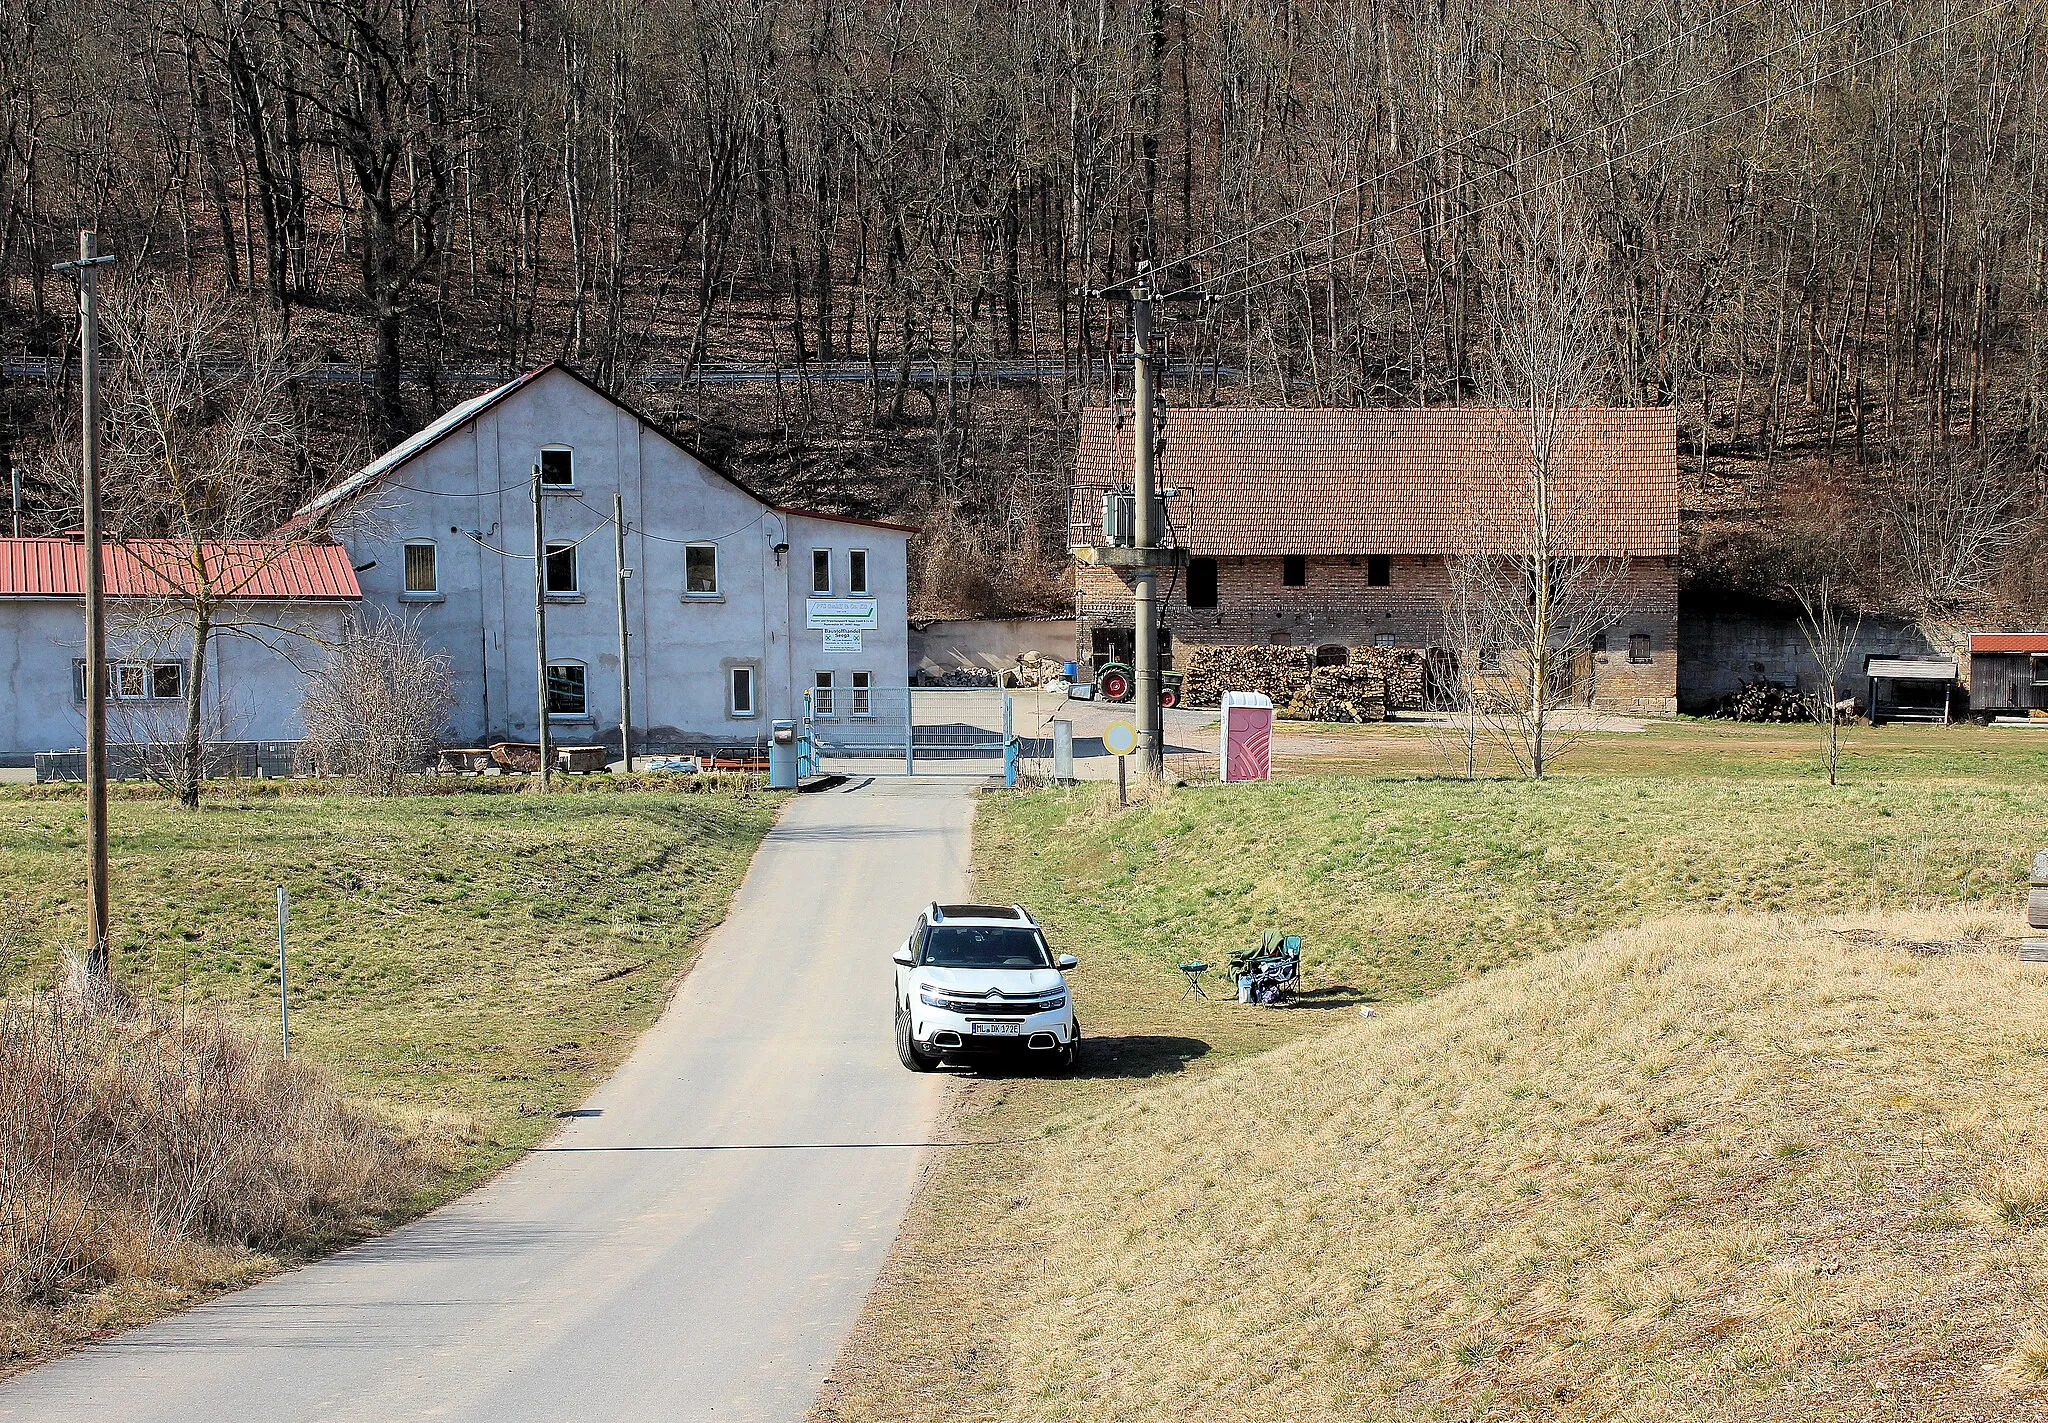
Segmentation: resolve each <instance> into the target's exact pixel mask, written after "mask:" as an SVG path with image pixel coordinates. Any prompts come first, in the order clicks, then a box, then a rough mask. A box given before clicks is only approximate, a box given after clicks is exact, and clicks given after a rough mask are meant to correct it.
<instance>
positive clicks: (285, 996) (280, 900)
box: [277, 885, 292, 1059]
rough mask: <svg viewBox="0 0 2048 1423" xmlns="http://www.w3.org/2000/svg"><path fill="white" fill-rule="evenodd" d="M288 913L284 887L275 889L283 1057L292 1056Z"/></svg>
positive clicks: (278, 1029)
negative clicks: (287, 980)
mask: <svg viewBox="0 0 2048 1423" xmlns="http://www.w3.org/2000/svg"><path fill="white" fill-rule="evenodd" d="M287 913H289V909H288V902H287V901H286V899H285V894H284V886H283V885H279V886H278V887H277V1031H278V1036H279V1037H280V1038H281V1039H282V1040H283V1042H284V1055H285V1057H286V1058H287V1059H289V1058H290V1057H291V1055H292V1000H291V993H290V991H289V990H288V989H287V988H286V986H285V977H284V921H285V916H286V914H287Z"/></svg>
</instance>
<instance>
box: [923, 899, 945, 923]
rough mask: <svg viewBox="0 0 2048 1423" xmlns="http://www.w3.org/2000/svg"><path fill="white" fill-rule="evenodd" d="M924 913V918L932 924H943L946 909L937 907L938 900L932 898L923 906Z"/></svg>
mask: <svg viewBox="0 0 2048 1423" xmlns="http://www.w3.org/2000/svg"><path fill="white" fill-rule="evenodd" d="M924 914H925V918H926V919H928V920H930V921H931V922H932V923H934V924H943V923H945V922H946V911H945V910H943V909H941V908H939V902H938V901H937V900H936V899H934V900H933V901H932V902H931V903H930V904H928V905H926V906H925V911H924Z"/></svg>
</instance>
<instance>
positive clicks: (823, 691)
mask: <svg viewBox="0 0 2048 1423" xmlns="http://www.w3.org/2000/svg"><path fill="white" fill-rule="evenodd" d="M838 691H839V687H838V679H837V678H835V677H834V676H833V675H832V673H831V672H829V671H818V672H813V673H812V674H811V715H812V716H815V717H831V718H834V719H836V718H837V717H838V715H839V697H838Z"/></svg>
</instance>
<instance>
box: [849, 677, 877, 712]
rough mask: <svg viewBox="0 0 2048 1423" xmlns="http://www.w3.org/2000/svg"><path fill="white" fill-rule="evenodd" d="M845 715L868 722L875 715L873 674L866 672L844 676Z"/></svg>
mask: <svg viewBox="0 0 2048 1423" xmlns="http://www.w3.org/2000/svg"><path fill="white" fill-rule="evenodd" d="M846 680H847V688H846V714H847V715H848V716H851V717H864V718H867V719H869V720H873V719H874V715H875V674H874V673H872V672H866V671H857V672H849V673H847V674H846Z"/></svg>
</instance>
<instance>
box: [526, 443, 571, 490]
mask: <svg viewBox="0 0 2048 1423" xmlns="http://www.w3.org/2000/svg"><path fill="white" fill-rule="evenodd" d="M548 455H567V456H568V457H569V477H568V479H566V480H563V481H559V482H557V481H550V480H549V479H548V477H547V473H546V471H547V459H546V456H548ZM533 462H534V464H535V465H536V466H538V467H539V468H540V470H541V471H542V473H541V478H540V490H541V493H543V494H545V493H547V492H548V491H549V490H551V489H562V490H573V489H575V488H576V450H575V447H574V446H573V445H542V446H541V447H540V449H539V451H538V452H536V453H535V455H534V457H533Z"/></svg>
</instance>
